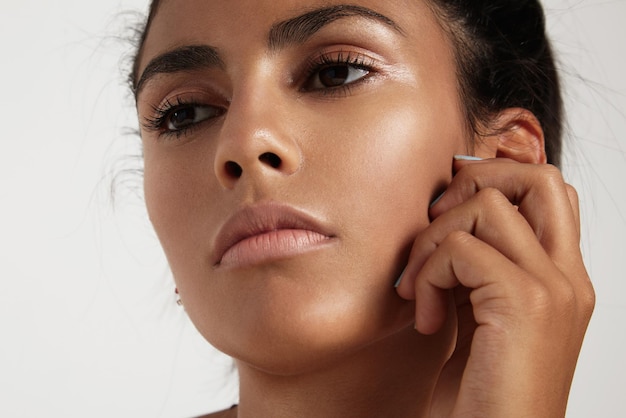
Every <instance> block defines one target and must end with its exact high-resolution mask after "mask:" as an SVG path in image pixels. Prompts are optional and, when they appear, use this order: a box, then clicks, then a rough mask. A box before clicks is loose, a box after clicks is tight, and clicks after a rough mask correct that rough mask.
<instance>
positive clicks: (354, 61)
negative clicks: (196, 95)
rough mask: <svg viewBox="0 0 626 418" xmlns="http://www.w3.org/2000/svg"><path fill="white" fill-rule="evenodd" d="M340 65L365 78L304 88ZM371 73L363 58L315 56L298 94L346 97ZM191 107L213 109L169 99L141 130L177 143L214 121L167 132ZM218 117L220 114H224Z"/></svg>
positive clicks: (156, 108)
mask: <svg viewBox="0 0 626 418" xmlns="http://www.w3.org/2000/svg"><path fill="white" fill-rule="evenodd" d="M341 65H345V66H348V67H351V68H352V69H358V70H362V71H365V72H366V74H365V75H363V76H362V77H359V78H358V79H357V80H355V81H351V82H348V83H345V84H341V85H338V86H332V87H323V88H310V87H307V85H308V84H310V83H311V81H312V80H313V77H315V76H316V75H318V74H319V73H320V72H321V71H322V70H324V69H327V68H332V67H335V66H341ZM374 72H375V70H374V60H373V59H371V58H369V57H367V56H366V55H363V54H360V53H353V52H343V51H341V52H338V53H337V52H335V53H325V54H321V55H319V56H317V57H316V58H314V59H311V60H310V61H309V62H308V63H307V66H306V70H305V76H304V82H303V83H302V87H301V88H300V90H301V91H302V92H310V93H317V94H321V95H324V96H347V95H349V94H350V92H351V90H352V88H354V87H355V85H358V84H359V83H361V82H363V81H364V80H365V79H367V78H369V76H370V75H371V74H372V73H374ZM194 107H195V108H205V109H206V108H209V107H212V106H209V105H206V104H203V103H200V102H199V101H197V100H190V101H187V100H186V99H183V98H181V97H177V98H176V99H175V101H174V102H172V101H170V100H169V99H168V100H166V101H165V102H164V103H163V104H161V105H159V106H154V107H153V115H154V116H151V117H145V118H144V123H143V126H144V128H145V129H146V130H149V131H152V132H158V133H159V136H174V137H175V138H176V139H178V138H180V137H181V136H183V135H187V134H189V133H191V132H192V130H193V129H195V128H197V127H198V126H199V125H201V124H203V123H204V122H210V121H211V120H213V119H215V118H211V119H206V120H202V121H200V122H197V123H191V124H189V125H187V126H185V127H183V128H181V129H177V130H170V129H168V127H167V124H168V121H169V119H170V118H171V117H172V115H173V114H174V113H175V112H177V111H180V110H184V109H189V108H194ZM218 113H219V112H218ZM221 113H223V111H222V112H221ZM221 113H219V114H221Z"/></svg>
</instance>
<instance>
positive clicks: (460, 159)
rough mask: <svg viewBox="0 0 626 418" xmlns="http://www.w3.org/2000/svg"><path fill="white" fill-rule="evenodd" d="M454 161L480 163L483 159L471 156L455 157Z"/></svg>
mask: <svg viewBox="0 0 626 418" xmlns="http://www.w3.org/2000/svg"><path fill="white" fill-rule="evenodd" d="M454 159H455V160H456V161H482V160H483V159H482V158H480V157H475V156H473V155H455V156H454Z"/></svg>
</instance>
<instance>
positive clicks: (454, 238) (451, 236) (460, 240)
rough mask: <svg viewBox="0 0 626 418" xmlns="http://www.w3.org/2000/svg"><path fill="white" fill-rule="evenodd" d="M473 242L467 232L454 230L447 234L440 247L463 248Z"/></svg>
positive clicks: (472, 238)
mask: <svg viewBox="0 0 626 418" xmlns="http://www.w3.org/2000/svg"><path fill="white" fill-rule="evenodd" d="M473 240H474V236H473V235H472V234H470V233H469V232H465V231H460V230H456V231H451V232H450V233H448V235H447V236H446V237H445V239H444V240H443V242H442V245H444V246H446V247H453V248H456V247H464V246H467V245H469V244H470V243H471V242H472V241H473Z"/></svg>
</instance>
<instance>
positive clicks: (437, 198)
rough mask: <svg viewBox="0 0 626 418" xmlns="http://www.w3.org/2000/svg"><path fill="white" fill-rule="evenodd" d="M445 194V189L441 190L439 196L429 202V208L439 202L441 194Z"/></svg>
mask: <svg viewBox="0 0 626 418" xmlns="http://www.w3.org/2000/svg"><path fill="white" fill-rule="evenodd" d="M444 194H446V192H445V191H443V192H442V193H441V194H440V195H439V196H437V197H436V198H435V200H433V201H432V203H431V204H430V206H429V207H428V208H429V209H430V208H432V207H433V206H435V205H436V204H437V202H439V201H440V200H441V198H442V197H443V195H444Z"/></svg>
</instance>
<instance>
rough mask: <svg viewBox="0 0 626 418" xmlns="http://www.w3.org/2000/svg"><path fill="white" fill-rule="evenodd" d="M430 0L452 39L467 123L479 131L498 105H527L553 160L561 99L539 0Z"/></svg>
mask: <svg viewBox="0 0 626 418" xmlns="http://www.w3.org/2000/svg"><path fill="white" fill-rule="evenodd" d="M429 2H430V3H431V4H432V5H433V9H434V11H435V14H436V15H438V16H439V20H440V24H441V25H442V26H443V27H444V29H445V30H446V31H447V32H448V34H449V36H450V38H451V40H452V42H453V45H454V50H455V56H456V60H457V72H458V77H459V90H460V94H461V99H462V103H463V104H464V106H465V112H466V116H467V121H468V124H469V126H470V128H471V129H472V130H473V131H474V132H476V133H478V134H481V132H480V128H479V126H480V124H481V123H483V124H484V123H485V122H486V121H489V120H490V116H492V115H494V114H496V113H498V112H499V111H502V110H504V109H506V108H511V107H520V108H524V109H527V110H529V111H531V112H532V113H533V114H534V115H535V116H536V117H537V119H538V120H539V123H540V124H541V127H542V128H543V131H544V136H545V148H546V155H547V157H548V162H549V163H551V164H554V165H557V166H558V165H559V164H560V160H561V145H562V131H563V102H562V98H561V90H560V86H559V77H558V73H557V70H556V65H555V62H554V57H553V54H552V49H551V46H550V42H549V40H548V38H547V35H546V28H545V16H544V12H543V8H542V6H541V4H540V3H539V1H538V0H471V1H468V0H429ZM487 129H489V127H488V126H487ZM482 133H488V132H482Z"/></svg>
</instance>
